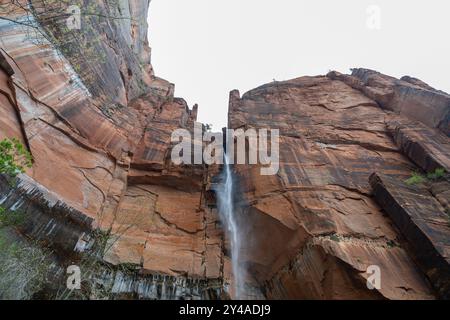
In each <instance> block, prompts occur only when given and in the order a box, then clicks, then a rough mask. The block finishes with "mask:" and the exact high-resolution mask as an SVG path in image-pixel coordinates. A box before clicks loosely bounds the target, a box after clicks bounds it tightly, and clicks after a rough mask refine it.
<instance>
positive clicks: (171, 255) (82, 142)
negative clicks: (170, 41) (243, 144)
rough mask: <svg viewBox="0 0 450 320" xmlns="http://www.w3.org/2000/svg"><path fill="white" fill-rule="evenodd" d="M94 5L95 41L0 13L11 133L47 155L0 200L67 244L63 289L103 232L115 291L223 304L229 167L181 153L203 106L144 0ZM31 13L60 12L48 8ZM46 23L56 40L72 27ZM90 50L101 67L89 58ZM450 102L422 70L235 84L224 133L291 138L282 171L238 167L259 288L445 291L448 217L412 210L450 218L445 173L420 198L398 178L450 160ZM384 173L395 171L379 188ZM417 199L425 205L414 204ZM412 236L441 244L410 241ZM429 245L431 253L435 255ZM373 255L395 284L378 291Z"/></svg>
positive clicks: (1, 82)
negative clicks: (184, 135) (151, 37)
mask: <svg viewBox="0 0 450 320" xmlns="http://www.w3.org/2000/svg"><path fill="white" fill-rule="evenodd" d="M3 2H5V1H2V3H3ZM92 3H93V5H94V6H95V8H96V10H100V11H101V12H103V13H105V14H104V16H103V17H102V18H98V17H97V18H94V17H88V18H86V19H85V20H83V22H84V23H86V25H87V26H88V29H92V30H97V31H98V32H97V36H95V37H94V35H91V34H77V33H76V32H74V33H69V34H68V35H65V36H70V37H68V38H66V37H64V38H60V39H63V40H64V41H58V43H53V42H51V41H49V40H48V39H47V38H45V37H44V38H42V37H40V36H39V32H38V33H36V32H35V30H30V27H27V26H24V25H17V24H14V23H12V22H10V21H7V20H0V33H1V35H2V37H1V41H0V43H1V48H0V138H4V137H15V138H18V139H19V140H20V141H22V142H23V144H24V145H26V146H27V147H28V148H29V150H30V152H31V154H32V156H33V161H34V162H33V167H32V168H31V169H30V170H28V171H27V172H26V174H25V175H22V176H20V177H19V180H18V184H17V185H15V186H11V184H9V182H8V180H7V179H4V178H3V177H2V178H0V202H1V205H2V206H4V207H6V208H7V209H9V210H12V211H23V212H24V213H25V214H26V216H27V221H26V223H25V224H24V226H23V227H22V228H21V229H20V230H19V234H20V235H21V236H23V237H24V238H33V239H37V240H39V241H41V243H42V244H43V245H44V244H45V245H46V246H50V247H51V248H52V249H53V250H54V254H55V258H54V262H55V266H54V268H55V269H56V270H57V272H55V275H57V277H59V279H63V282H64V276H65V275H66V274H65V268H66V267H67V266H68V265H70V264H72V263H74V262H77V261H79V260H80V259H81V257H82V256H83V254H84V253H87V252H89V250H91V249H92V248H93V247H95V245H96V232H98V231H100V232H101V234H102V235H104V234H107V235H109V236H110V238H108V239H105V240H107V241H106V244H107V246H106V248H107V250H106V251H105V252H103V253H104V254H102V255H101V257H100V259H98V258H99V257H98V256H95V258H96V262H97V263H100V264H101V266H102V268H100V270H101V272H99V274H98V276H97V278H96V281H97V284H98V285H100V286H101V287H102V288H103V289H104V288H109V289H108V290H109V291H110V292H111V293H112V296H109V297H110V298H111V297H112V298H141V299H180V298H183V299H208V298H210V299H223V298H228V297H229V293H230V292H229V291H230V289H229V287H228V284H229V283H231V282H232V281H231V279H232V277H233V275H232V274H231V273H232V272H231V263H230V244H229V242H230V241H229V239H227V236H226V235H224V230H223V228H222V225H221V223H220V221H219V215H218V212H217V208H216V201H215V195H214V185H215V184H217V183H220V181H218V180H217V177H218V176H219V175H220V170H221V167H220V166H209V167H208V166H203V165H185V166H175V165H174V164H173V163H172V162H171V159H170V153H171V150H172V147H173V143H172V142H171V141H170V140H171V139H170V138H171V133H172V132H173V131H174V130H175V129H178V128H184V129H187V130H192V128H193V124H194V122H195V121H196V118H197V107H196V106H194V108H192V109H190V108H189V107H188V105H187V103H186V102H185V101H184V100H183V99H180V98H175V97H174V85H173V84H171V83H170V82H168V81H166V80H163V79H160V78H158V77H156V76H155V75H154V73H153V70H152V66H151V63H150V49H149V48H148V44H147V40H146V39H147V23H146V21H145V20H146V13H147V10H148V1H131V0H130V1H120V2H119V5H120V6H119V7H111V6H108V4H107V2H106V1H103V0H96V1H92ZM117 14H124V15H125V16H128V15H131V16H133V17H134V20H130V19H115V18H114V16H115V15H117ZM26 15H27V13H26V12H25V11H24V10H23V9H21V8H16V9H15V10H14V11H12V12H9V18H13V19H17V18H18V19H20V18H24V17H25V16H26ZM35 18H36V21H37V22H39V21H40V22H41V23H42V21H47V18H48V16H47V13H46V11H39V10H38V11H37V12H36V16H35ZM45 27H46V30H50V31H52V32H55V34H56V37H57V35H58V32H62V31H61V30H60V26H59V25H56V26H54V27H55V28H52V26H51V25H46V26H45ZM30 33H32V34H33V37H32V38H31V39H30ZM98 35H100V36H98ZM74 36H78V37H81V38H79V41H78V42H76V41H75V42H74V38H73V37H74ZM93 37H94V38H93ZM75 39H78V38H75ZM36 40H38V41H36ZM65 44H66V45H67V46H68V48H65V49H64V48H63V47H61V46H64V45H65ZM69 44H70V46H69ZM74 44H75V45H74ZM66 49H67V50H66ZM61 52H63V54H61ZM93 55H95V56H99V57H102V59H101V61H99V60H97V58H96V59H93V60H89V57H92V56H93ZM80 60H82V61H87V64H84V63H80ZM205 107H207V106H205ZM449 109H450V104H449V96H448V94H446V93H444V92H441V91H438V90H435V89H433V88H431V87H429V86H428V85H426V84H425V83H423V82H421V81H420V80H418V79H415V78H411V77H404V78H402V79H401V80H398V79H395V78H392V77H388V76H385V75H382V74H380V73H378V72H375V71H371V70H366V69H355V70H354V71H353V74H352V75H342V74H339V73H337V72H332V73H330V74H328V75H327V76H317V77H302V78H298V79H293V80H290V81H284V82H274V83H270V84H266V85H263V86H261V87H259V88H256V89H254V90H251V91H249V92H247V93H246V94H244V95H243V96H242V97H240V94H239V92H238V91H233V92H232V93H231V95H230V109H229V128H233V129H236V128H244V129H246V128H256V129H258V128H268V129H279V130H280V134H281V137H280V139H281V140H280V170H279V172H278V174H276V175H274V176H261V174H260V167H258V166H246V165H236V166H234V168H233V170H234V174H235V178H236V191H235V193H236V196H235V200H236V208H237V210H238V217H239V221H238V222H239V225H240V226H241V228H242V232H243V234H244V235H245V240H244V244H243V248H242V253H241V254H240V256H241V257H242V261H241V263H242V264H243V265H245V266H246V267H247V274H246V279H247V284H246V285H247V286H248V287H250V288H252V289H251V290H250V292H249V293H248V294H247V296H248V297H256V298H269V299H281V298H288V299H366V298H367V299H433V298H435V297H437V296H441V297H447V296H448V286H447V285H448V282H446V281H448V273H447V272H448V271H446V270H448V269H446V268H448V262H447V264H445V261H448V252H447V250H448V248H447V245H448V243H447V242H448V239H449V233H448V228H447V229H446V227H445V225H444V224H443V220H442V219H443V216H442V215H440V216H439V217H440V218H439V219H438V220H439V223H438V225H439V226H438V227H437V226H436V225H435V224H434V222H433V224H432V226H433V228H435V227H436V228H438V229H439V230H438V231H436V232H434V231H433V232H431V233H428V230H429V228H431V227H430V226H429V223H428V220H427V219H421V218H420V219H418V220H417V222H416V220H414V219H412V218H408V217H419V216H423V215H426V216H427V215H428V214H429V215H435V214H436V212H434V211H433V210H434V209H432V208H439V212H440V213H442V210H444V212H445V210H447V212H448V208H449V200H448V199H449V192H450V190H449V188H448V184H446V183H445V182H442V181H441V182H439V183H433V185H432V186H431V187H430V188H429V189H428V190H427V191H426V192H427V193H426V197H423V194H422V193H420V192H419V193H418V194H415V193H412V194H410V193H407V192H406V191H405V190H406V189H405V188H406V187H405V186H404V185H403V184H402V182H403V181H405V180H406V179H407V178H408V177H409V176H410V175H411V173H412V172H413V171H416V170H424V171H425V172H432V171H434V170H435V169H437V168H444V169H445V170H447V172H448V171H449V169H450V165H449V160H448V159H449V154H450V151H449V145H450V143H449V138H448V135H449V132H450V131H449V112H450V110H449ZM374 172H376V173H377V176H375V177H380V179H382V180H373V179H375V178H373V179H372V184H371V183H370V181H369V177H370V176H371V175H372V174H373V173H374ZM373 181H382V183H381V182H380V183H378V182H377V183H374V182H373ZM374 190H375V193H374ZM377 190H378V191H377ZM415 192H418V191H415ZM380 195H381V196H380ZM421 195H422V196H421ZM411 197H412V198H411ZM387 199H391V200H390V201H391V202H392V203H397V204H399V205H397V206H395V208H394V207H393V206H391V205H386V203H387V202H386V201H387ZM412 200H413V203H414V205H413V207H412V208H409V207H405V206H404V203H405V202H409V201H412ZM430 201H431V202H430ZM391 202H389V203H391ZM430 203H431V204H430ZM392 208H394V209H395V210H394V209H392ZM408 210H413V211H408ZM404 218H408V219H409V220H408V221H407V222H405V223H403V220H401V221H400V220H399V219H404ZM422 220H426V221H425V222H426V223H425V222H423V221H422ZM399 221H400V223H399ZM433 221H434V220H433ZM422 222H423V223H424V224H423V223H422ZM427 228H428V229H427ZM411 230H412V231H411ZM430 230H431V229H430ZM433 230H434V229H433ZM430 235H431V236H430ZM415 237H428V238H429V239H431V240H430V241H429V242H427V247H426V246H423V247H421V246H418V247H415V246H414V245H412V246H411V243H410V242H411V239H416V238H415ZM424 243H425V242H424ZM427 248H428V249H429V252H427V254H431V253H430V252H432V251H433V250H434V251H433V252H436V254H434V253H433V254H434V255H433V259H431V262H429V263H428V264H426V263H425V264H424V263H423V261H422V260H421V259H420V254H421V253H422V252H423V251H424V250H425V251H426V250H427ZM97 260H100V261H97ZM444 260H445V261H444ZM373 265H376V266H379V267H380V270H381V272H382V275H381V276H382V286H381V288H379V289H376V290H369V289H368V287H367V284H366V282H367V279H368V277H369V274H368V273H367V268H368V267H369V266H373ZM446 277H447V278H446ZM432 285H433V286H434V289H433V286H432ZM231 294H232V292H231ZM89 298H93V299H95V298H104V296H102V294H99V293H98V292H97V293H95V292H94V293H92V295H91V296H90V297H89Z"/></svg>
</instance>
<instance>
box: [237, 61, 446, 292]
mask: <svg viewBox="0 0 450 320" xmlns="http://www.w3.org/2000/svg"><path fill="white" fill-rule="evenodd" d="M449 111H450V96H449V95H448V94H445V93H443V92H440V91H437V90H434V89H433V88H431V87H429V86H427V85H426V84H424V83H422V82H420V81H419V80H416V79H413V78H409V77H405V78H403V80H397V79H394V78H392V77H388V76H385V75H382V74H380V73H378V72H375V71H371V70H365V69H355V70H353V74H352V75H342V74H339V73H337V72H331V73H330V74H328V75H327V76H318V77H302V78H298V79H294V80H290V81H284V82H273V83H270V84H266V85H264V86H261V87H259V88H257V89H254V90H251V91H249V92H247V93H245V94H244V95H243V96H242V97H240V94H239V92H238V91H233V92H231V94H230V109H229V126H230V127H231V128H233V129H237V128H245V129H248V128H256V129H259V128H267V129H269V128H271V129H279V130H280V135H281V137H280V170H279V172H278V174H277V175H274V176H261V175H260V168H258V167H255V166H251V167H249V166H246V165H236V166H235V174H236V177H237V179H238V180H239V182H240V186H241V190H240V192H239V193H238V195H237V196H236V206H237V207H240V208H241V212H240V213H239V219H240V222H239V225H240V226H241V228H242V234H243V235H245V241H244V243H243V244H242V246H243V249H242V251H243V252H242V253H241V256H243V257H244V258H243V259H242V262H241V263H243V264H246V265H247V268H248V278H249V281H252V282H256V283H258V284H259V285H260V286H261V287H262V288H263V291H264V293H265V295H266V297H267V298H275V299H279V298H289V299H292V298H298V299H357V298H370V299H372V298H374V299H381V298H387V299H429V298H433V297H435V296H436V293H437V294H438V295H440V296H441V297H447V298H448V295H449V290H450V288H449V283H450V278H449V275H450V273H449V258H450V256H449V248H450V246H449V245H450V225H449V223H448V221H449V220H448V219H449V218H448V213H449V211H448V195H449V192H450V186H449V184H448V180H447V181H445V179H442V180H443V181H440V182H436V183H430V185H428V186H427V187H419V186H407V185H406V183H405V180H407V179H408V177H410V176H411V174H412V172H414V171H420V170H424V171H426V172H433V171H434V170H436V169H438V168H445V170H446V172H449V171H448V170H449V169H450V168H449V166H450V140H449V138H448V133H449V132H448V130H449V126H448V120H449ZM371 176H372V177H371ZM370 177H371V178H370ZM369 178H370V179H369ZM447 179H448V178H447ZM433 190H435V191H433ZM369 266H377V267H379V269H380V271H381V288H379V289H377V290H369V289H368V288H367V285H366V282H367V279H368V277H369V276H370V275H371V273H368V272H367V270H368V267H369Z"/></svg>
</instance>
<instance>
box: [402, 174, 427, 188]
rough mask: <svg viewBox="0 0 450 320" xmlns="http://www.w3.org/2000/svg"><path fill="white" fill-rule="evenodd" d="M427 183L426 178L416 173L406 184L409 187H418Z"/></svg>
mask: <svg viewBox="0 0 450 320" xmlns="http://www.w3.org/2000/svg"><path fill="white" fill-rule="evenodd" d="M425 181H426V178H425V177H424V176H422V175H421V174H419V173H417V172H414V173H413V174H412V176H411V177H410V178H409V179H407V180H406V181H405V182H406V184H407V185H409V186H411V185H417V184H422V183H424V182H425Z"/></svg>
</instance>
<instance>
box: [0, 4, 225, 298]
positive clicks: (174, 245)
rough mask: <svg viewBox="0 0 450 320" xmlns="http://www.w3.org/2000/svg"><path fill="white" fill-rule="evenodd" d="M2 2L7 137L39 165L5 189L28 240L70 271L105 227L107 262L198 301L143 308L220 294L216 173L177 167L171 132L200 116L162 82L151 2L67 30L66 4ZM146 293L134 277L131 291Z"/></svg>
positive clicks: (2, 121) (94, 7)
mask: <svg viewBox="0 0 450 320" xmlns="http://www.w3.org/2000/svg"><path fill="white" fill-rule="evenodd" d="M4 2H5V3H3V4H5V6H2V12H1V15H2V16H5V17H6V18H7V19H0V33H1V35H2V37H1V49H0V67H1V68H0V139H3V138H4V137H10V138H11V137H15V138H18V139H19V140H21V141H22V142H23V143H24V144H25V145H26V146H28V148H29V150H30V152H31V154H32V156H33V167H32V169H30V170H28V171H27V172H26V175H25V176H22V177H20V179H19V183H18V185H17V187H14V188H11V187H10V185H9V184H7V183H6V182H5V181H3V180H2V185H1V198H2V199H4V200H3V201H4V206H5V207H7V208H8V209H14V210H17V211H23V212H25V213H26V216H27V222H26V224H25V226H24V227H23V228H22V230H21V231H22V232H23V233H24V235H26V236H27V237H31V238H37V239H39V240H44V241H45V243H47V245H49V246H51V248H52V249H54V250H56V251H57V252H58V254H59V263H60V264H61V267H62V268H64V267H66V266H67V265H69V264H72V263H73V262H74V261H73V259H75V261H76V259H78V258H79V256H80V255H79V253H80V251H82V252H84V251H86V250H87V251H88V250H89V248H91V247H92V246H93V242H95V241H93V234H92V233H93V231H94V230H97V229H98V230H101V232H102V233H103V234H107V235H108V236H109V237H110V239H109V241H108V246H107V248H108V250H107V251H106V252H105V254H104V256H103V257H102V260H103V263H105V264H108V265H111V266H115V267H120V266H122V265H133V266H135V268H137V270H138V272H137V275H139V276H141V277H142V278H143V279H147V278H148V277H152V276H155V277H156V276H161V277H163V276H167V277H171V279H173V280H171V281H172V282H174V283H176V282H177V279H180V281H182V282H183V283H184V289H183V290H184V291H183V290H182V291H180V292H191V291H192V292H193V291H195V292H196V293H195V294H194V293H192V294H188V293H186V294H185V295H184V294H182V293H180V294H175V293H173V294H171V295H168V294H167V295H164V294H161V293H160V294H159V295H156V296H155V294H153V293H152V294H149V295H148V296H145V295H144V296H143V298H155V297H159V298H164V297H165V298H175V297H176V298H182V297H186V298H189V297H192V298H205V297H206V298H207V297H213V296H219V295H220V292H221V291H222V287H221V285H220V283H221V282H222V279H223V260H224V256H223V252H222V251H223V250H222V245H223V244H222V237H223V235H222V230H221V228H220V224H219V223H218V214H217V212H216V210H215V209H213V208H208V207H206V206H204V205H203V203H204V192H203V190H204V176H205V175H206V174H207V170H208V168H206V167H204V166H202V165H199V166H184V167H177V166H174V165H173V164H172V163H171V161H170V152H171V148H172V143H171V141H170V138H171V133H172V132H173V131H174V130H175V129H178V128H187V129H189V130H192V128H193V123H194V121H196V118H197V107H196V106H195V107H194V109H192V110H191V109H189V108H188V106H187V103H186V102H185V101H184V100H183V99H179V98H175V97H174V86H173V85H172V84H171V83H169V82H167V81H165V80H163V79H160V78H158V77H156V76H155V75H154V74H153V70H152V66H151V64H150V49H149V47H148V43H147V22H146V19H147V11H148V4H149V1H119V2H118V3H117V6H113V5H112V2H110V1H103V0H98V1H92V2H90V9H89V10H88V11H86V12H91V11H92V12H94V13H96V14H89V13H86V14H82V17H81V18H82V19H81V29H79V30H78V29H75V30H69V31H67V28H66V21H65V19H63V20H60V17H58V18H53V16H52V14H53V13H54V12H60V10H62V9H63V10H64V11H62V12H64V13H65V10H66V8H65V7H62V8H61V7H60V6H63V5H65V4H64V3H58V2H54V1H52V2H51V3H48V5H50V6H51V7H46V8H45V10H44V7H43V6H42V3H43V2H46V1H43V2H42V1H32V2H33V5H34V10H33V11H27V10H26V6H25V7H23V4H24V3H25V2H26V1H23V2H22V1H21V2H19V4H20V5H15V4H13V3H10V2H9V1H4ZM74 4H77V1H74ZM49 8H52V10H53V11H52V10H50V9H49ZM3 10H4V11H3ZM58 10H59V11H58ZM83 12H84V11H83ZM58 19H59V20H58ZM23 21H25V22H26V23H22V24H21V23H20V22H23ZM18 22H19V23H18ZM49 199H51V200H49ZM77 257H78V258H77ZM63 274H64V272H63ZM143 281H144V280H143ZM145 281H147V280H145ZM200 282H201V283H202V284H203V285H201V286H198V285H195V288H194V287H192V288H189V286H190V285H191V284H193V286H194V283H200ZM63 283H65V280H64V281H63ZM208 283H211V288H213V289H212V290H213V291H214V292H216V293H215V294H213V295H212V294H210V293H208V292H209V291H208V290H209V287H208V285H205V284H208ZM130 288H134V289H133V290H131V289H130ZM138 288H140V284H139V277H137V278H136V277H134V278H133V285H131V286H129V288H128V289H127V290H125V291H124V292H127V293H128V294H130V295H132V294H134V293H136V292H137V291H136V290H138ZM155 288H156V287H155ZM130 290H131V291H133V292H134V293H133V292H131V291H130ZM139 290H141V289H139ZM146 290H147V289H146ZM152 290H153V289H152ZM158 290H159V289H158ZM217 290H218V291H219V292H218V293H217ZM119 291H121V290H119Z"/></svg>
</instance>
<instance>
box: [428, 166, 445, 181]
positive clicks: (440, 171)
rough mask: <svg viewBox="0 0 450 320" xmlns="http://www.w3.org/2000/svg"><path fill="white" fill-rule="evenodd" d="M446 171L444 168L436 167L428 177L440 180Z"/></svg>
mask: <svg viewBox="0 0 450 320" xmlns="http://www.w3.org/2000/svg"><path fill="white" fill-rule="evenodd" d="M445 174H446V172H445V169H444V168H439V169H436V170H435V171H434V172H431V173H429V174H428V175H427V178H428V179H430V180H439V179H442V178H443V177H444V176H445Z"/></svg>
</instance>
